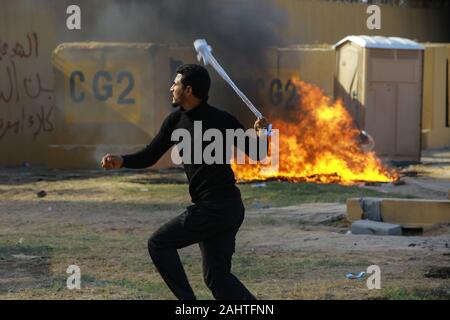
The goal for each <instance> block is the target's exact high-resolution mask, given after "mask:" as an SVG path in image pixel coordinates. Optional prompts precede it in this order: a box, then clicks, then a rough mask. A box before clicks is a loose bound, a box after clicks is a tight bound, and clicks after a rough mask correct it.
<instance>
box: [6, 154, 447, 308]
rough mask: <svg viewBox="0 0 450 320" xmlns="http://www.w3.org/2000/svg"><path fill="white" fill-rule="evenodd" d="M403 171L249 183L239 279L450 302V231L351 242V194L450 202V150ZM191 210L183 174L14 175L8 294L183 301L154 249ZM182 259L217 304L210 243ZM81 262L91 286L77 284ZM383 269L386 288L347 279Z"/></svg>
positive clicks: (290, 289)
mask: <svg viewBox="0 0 450 320" xmlns="http://www.w3.org/2000/svg"><path fill="white" fill-rule="evenodd" d="M402 175H403V177H402V180H404V181H405V184H404V185H397V186H395V185H393V184H380V185H368V186H367V185H364V184H361V185H357V186H352V187H344V186H336V185H329V186H326V185H323V186H317V185H313V184H290V183H281V182H267V183H266V184H265V185H259V184H251V183H250V184H241V185H240V186H239V187H240V189H241V191H242V194H243V199H244V202H245V205H246V208H247V211H246V215H247V216H246V220H245V222H244V224H243V226H242V228H241V230H240V232H239V234H238V237H237V247H236V253H235V256H234V263H233V272H234V273H235V274H236V275H237V276H239V277H240V278H241V280H242V281H243V282H244V283H245V284H246V285H247V286H248V287H249V288H250V289H251V291H252V292H254V294H255V295H256V296H257V297H258V298H260V299H449V298H450V280H449V275H450V226H449V224H441V225H438V226H436V227H435V228H432V229H430V230H425V232H424V233H423V234H421V233H417V234H412V235H409V236H397V237H394V236H367V235H352V234H347V231H348V230H349V224H348V222H347V221H346V220H345V210H346V208H345V199H346V198H347V197H354V196H383V197H384V196H389V197H399V196H405V197H423V198H429V199H447V197H448V192H449V189H450V150H434V151H429V152H425V153H424V156H423V159H422V164H420V165H415V166H410V167H407V168H404V169H403V174H402ZM42 190H44V191H45V192H46V195H45V196H44V197H38V196H37V192H39V191H42ZM188 204H189V198H188V190H187V184H186V180H185V177H184V173H183V172H180V171H179V170H163V171H155V170H139V171H123V172H122V171H121V172H102V171H100V170H90V171H89V170H85V171H61V170H50V169H43V168H34V167H26V168H2V169H0V221H1V224H0V298H1V299H72V298H75V299H173V296H172V294H171V293H170V292H169V290H168V289H167V288H166V286H165V285H164V283H163V282H162V280H161V278H160V276H159V274H158V273H157V272H156V270H155V268H154V266H153V265H152V263H151V262H150V260H149V258H148V254H147V249H146V243H147V239H148V237H149V236H150V235H151V233H152V232H153V231H155V230H156V229H157V228H158V226H160V225H161V224H163V223H164V222H165V221H167V220H168V219H170V218H171V217H173V216H175V215H177V214H178V213H181V212H182V210H183V207H184V206H186V205H188ZM180 256H181V258H182V261H183V263H184V264H185V267H186V271H187V274H188V276H189V279H190V281H191V284H192V286H193V288H194V290H195V291H196V293H197V296H198V298H200V299H210V298H212V296H211V294H210V292H209V290H208V289H207V287H206V286H205V284H204V283H203V280H202V275H201V257H200V254H199V250H198V247H196V246H191V247H188V248H185V249H182V250H181V251H180ZM73 264H74V265H78V266H79V267H80V269H81V289H80V290H69V289H67V287H66V280H67V277H68V276H69V274H67V273H66V269H67V267H68V266H69V265H73ZM374 264H375V265H378V266H379V267H380V270H381V289H380V290H369V289H368V288H367V286H366V279H367V277H365V278H362V279H353V280H349V279H347V278H346V277H345V275H346V274H347V273H349V272H352V273H357V272H360V271H366V269H367V267H368V266H370V265H374Z"/></svg>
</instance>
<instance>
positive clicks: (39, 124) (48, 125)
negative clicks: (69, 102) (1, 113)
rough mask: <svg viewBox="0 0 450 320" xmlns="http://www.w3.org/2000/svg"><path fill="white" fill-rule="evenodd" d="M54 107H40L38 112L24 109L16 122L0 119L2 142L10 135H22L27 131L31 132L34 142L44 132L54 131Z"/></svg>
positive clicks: (0, 137)
mask: <svg viewBox="0 0 450 320" xmlns="http://www.w3.org/2000/svg"><path fill="white" fill-rule="evenodd" d="M53 108H54V105H51V106H50V108H44V106H40V109H39V111H38V112H34V111H33V112H30V111H26V110H25V108H22V112H21V114H20V116H19V117H18V118H16V119H14V120H11V119H9V120H8V119H3V118H0V140H1V139H2V138H3V137H4V136H5V135H6V134H7V133H8V132H10V133H14V134H20V133H23V132H24V131H25V130H31V131H32V134H33V140H36V137H37V136H38V135H39V134H40V133H42V132H51V131H53V129H54V127H53V123H52V122H51V120H50V117H51V115H52V112H53Z"/></svg>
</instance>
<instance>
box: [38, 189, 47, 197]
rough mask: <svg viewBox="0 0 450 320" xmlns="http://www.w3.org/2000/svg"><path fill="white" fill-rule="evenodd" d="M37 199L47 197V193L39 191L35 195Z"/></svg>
mask: <svg viewBox="0 0 450 320" xmlns="http://www.w3.org/2000/svg"><path fill="white" fill-rule="evenodd" d="M36 195H37V197H38V198H43V197H45V196H46V195H47V192H45V191H44V190H41V191H39V192H38V193H36Z"/></svg>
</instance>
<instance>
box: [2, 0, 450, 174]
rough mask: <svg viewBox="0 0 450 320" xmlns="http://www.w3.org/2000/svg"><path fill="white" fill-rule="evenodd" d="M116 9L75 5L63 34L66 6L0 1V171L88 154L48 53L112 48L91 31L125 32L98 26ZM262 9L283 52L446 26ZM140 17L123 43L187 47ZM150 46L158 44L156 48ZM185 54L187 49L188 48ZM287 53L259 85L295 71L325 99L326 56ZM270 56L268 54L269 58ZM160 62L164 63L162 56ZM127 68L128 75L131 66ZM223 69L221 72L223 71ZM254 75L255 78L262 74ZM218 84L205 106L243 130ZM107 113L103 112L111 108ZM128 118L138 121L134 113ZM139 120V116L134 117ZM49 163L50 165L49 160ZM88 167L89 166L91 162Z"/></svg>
mask: <svg viewBox="0 0 450 320" xmlns="http://www.w3.org/2000/svg"><path fill="white" fill-rule="evenodd" d="M119 2H120V1H113V0H111V1H102V0H79V1H77V3H78V4H79V5H80V6H81V8H82V30H80V31H69V30H67V28H66V27H65V18H66V13H65V12H66V8H67V6H68V5H70V4H72V3H71V1H69V0H61V1H54V0H40V1H38V2H37V1H35V0H2V1H1V9H0V41H1V42H2V44H4V43H7V44H8V45H9V49H8V54H7V55H2V59H1V60H0V165H19V164H21V163H23V162H29V163H31V164H32V165H58V166H59V165H65V166H71V165H72V164H71V162H70V159H71V158H73V157H72V156H64V157H63V156H60V155H57V154H55V153H54V148H53V149H52V148H50V147H49V146H54V145H58V144H69V145H70V144H71V143H72V144H78V145H79V146H81V145H83V146H84V147H83V148H84V149H86V150H90V149H92V148H91V147H88V146H87V145H89V144H92V142H89V141H85V140H81V139H79V137H78V138H77V139H79V140H76V139H75V140H74V139H73V132H74V131H73V130H68V127H67V123H66V121H67V120H68V119H67V114H66V115H64V114H63V111H61V109H60V107H62V105H60V104H58V103H60V102H58V101H57V94H58V92H59V90H61V88H63V86H62V84H61V83H59V81H60V80H58V79H57V78H55V74H54V71H53V66H52V61H51V55H52V52H53V50H54V49H55V48H56V47H57V46H58V45H59V44H61V43H67V42H83V41H93V40H95V41H117V39H116V36H115V34H114V32H113V31H110V32H109V33H108V34H106V33H102V32H97V31H98V30H100V29H98V28H97V27H98V26H99V25H102V24H105V23H106V24H108V23H109V24H111V26H110V25H107V26H106V27H104V28H103V29H102V30H110V29H111V28H112V27H114V28H116V29H115V30H117V31H120V30H121V28H125V29H126V27H127V25H128V24H130V23H132V22H133V21H126V20H125V21H124V20H123V19H121V15H120V14H121V13H120V12H115V15H116V18H115V19H107V20H106V21H105V20H104V19H103V18H104V17H105V13H108V12H109V13H111V7H110V4H114V3H119ZM129 3H130V8H132V7H133V6H134V8H135V9H136V8H139V6H140V3H142V2H138V1H130V2H129ZM209 3H216V4H217V5H218V4H220V6H221V8H224V7H226V6H233V9H236V10H235V12H237V13H239V12H240V10H239V6H248V4H249V3H252V5H255V6H257V5H258V4H259V3H261V2H259V1H257V0H234V1H227V2H224V1H223V0H212V1H211V2H209ZM268 3H272V4H276V5H279V8H281V9H285V13H286V19H284V20H285V23H284V24H283V23H282V22H280V23H279V24H272V25H270V28H272V30H273V31H274V33H275V34H276V35H277V36H278V37H279V38H280V39H279V40H280V42H283V45H284V46H286V47H289V46H292V45H297V44H315V43H329V44H334V43H335V42H337V41H338V40H340V39H341V38H343V37H344V36H346V35H348V34H369V35H370V34H383V35H386V36H403V37H407V38H411V39H417V40H419V41H450V39H448V35H447V34H446V31H447V30H448V28H447V27H446V26H448V22H446V21H445V17H446V12H445V11H443V10H432V9H411V8H401V9H400V8H396V7H390V6H382V30H380V31H369V30H367V29H366V27H365V25H366V19H367V14H366V13H365V9H366V8H367V6H366V5H363V4H345V3H333V2H330V1H313V0H311V1H310V0H273V1H269V2H268ZM220 6H219V7H220ZM108 10H110V11H108ZM145 10H147V11H145ZM145 10H143V13H144V15H147V16H148V19H144V22H145V28H141V29H138V30H136V33H130V34H129V35H128V37H127V38H126V39H125V40H126V41H129V42H140V43H151V42H154V41H153V40H154V39H152V38H151V37H149V36H147V33H148V30H158V32H160V33H161V36H160V38H161V39H160V40H165V39H167V43H170V44H171V45H173V46H179V45H181V46H186V45H190V43H191V39H188V38H185V37H183V32H178V33H177V34H176V36H177V38H176V39H183V41H184V42H183V43H178V42H177V41H178V40H174V39H175V38H171V37H172V36H173V34H167V35H166V34H163V32H165V30H164V28H162V27H161V25H163V24H162V23H165V25H167V23H172V22H171V17H170V16H160V17H155V16H154V15H152V11H151V10H149V9H148V7H147V9H145ZM138 11H139V10H138ZM252 19H264V17H263V16H257V17H252ZM128 28H129V27H128ZM129 29H130V28H129ZM131 30H132V28H131ZM172 33H173V30H172ZM122 40H123V39H122ZM158 43H166V42H163V41H159V42H158ZM17 44H19V46H22V47H23V48H24V51H25V52H24V53H25V54H24V55H22V56H19V55H13V54H12V51H11V50H12V49H13V48H14V47H15V46H17ZM29 50H31V51H30V52H31V53H30V54H28V53H29V52H28V51H29ZM191 50H193V49H192V48H191ZM290 50H291V49H290V48H289V49H286V50H284V51H282V53H281V54H280V56H281V57H282V58H281V60H280V65H279V66H278V65H270V64H269V65H268V68H267V69H269V71H267V72H266V74H263V80H264V81H269V79H270V81H271V80H272V78H270V77H274V75H275V74H276V75H277V76H280V77H282V78H283V79H280V80H282V81H285V78H287V77H289V76H290V70H295V71H294V73H295V72H296V71H298V70H299V73H300V76H302V77H303V78H304V79H305V80H308V81H311V82H314V83H316V84H318V85H319V86H321V87H322V88H323V89H324V90H325V92H326V93H328V94H331V92H332V85H331V84H330V79H331V78H330V77H332V73H333V70H329V73H328V72H327V71H328V66H329V65H331V64H332V61H331V60H330V59H329V56H331V53H330V52H320V54H319V52H317V54H318V55H320V56H322V58H318V57H317V56H316V54H315V53H311V51H302V52H292V51H290ZM278 54H279V53H276V55H277V56H278ZM297 54H298V56H297V57H295V58H286V57H287V56H289V55H290V56H296V55H297ZM168 55H169V56H170V54H168ZM191 57H192V56H191ZM136 61H138V60H136ZM165 61H166V62H164V63H163V64H158V67H159V68H161V70H163V69H164V70H166V72H169V73H170V62H171V60H170V57H167V59H165ZM277 61H278V60H277ZM274 63H275V62H274ZM285 63H286V64H285ZM132 65H133V62H132V61H130V67H131V66H132ZM133 68H136V66H134V67H133ZM139 68H140V66H139ZM291 68H292V69H291ZM330 68H331V67H330ZM226 69H227V70H228V68H226ZM167 70H169V71H167ZM270 70H271V71H270ZM132 71H133V73H136V72H138V71H139V70H137V69H133V70H132ZM252 71H254V70H242V72H241V71H240V73H241V74H235V73H234V74H233V75H234V76H233V79H236V80H237V81H239V84H240V85H241V84H242V86H240V87H241V88H242V89H243V90H245V92H246V93H248V95H249V96H250V97H251V98H255V99H256V98H258V97H259V96H260V94H261V93H260V92H259V91H258V90H257V89H258V88H259V89H261V87H257V86H255V82H256V80H257V79H258V78H255V76H254V74H256V73H253V74H252ZM259 71H260V74H261V72H262V71H261V70H259ZM161 72H164V71H161ZM170 76H171V75H170V74H168V75H162V76H161V77H162V78H164V79H167V80H161V79H162V78H161V79H160V81H159V82H155V83H158V87H157V88H156V89H155V90H156V91H157V92H159V93H160V99H159V100H158V101H166V100H164V99H165V98H167V92H168V90H167V88H168V86H169V84H170V79H168V78H170ZM266 77H267V78H266ZM166 81H167V82H166ZM219 81H220V79H217V78H215V80H214V83H213V91H212V93H213V94H214V96H213V95H211V102H213V103H214V104H216V105H218V106H219V107H224V108H226V109H227V110H229V111H231V112H234V113H238V112H239V113H240V114H242V119H243V122H245V124H247V125H249V124H250V122H251V121H252V120H253V119H252V115H251V114H250V113H249V112H247V110H245V106H242V104H241V103H240V101H239V100H238V98H236V96H235V95H234V94H233V92H232V91H231V89H230V88H228V87H227V85H225V84H223V83H221V82H219ZM269 84H270V82H269V83H265V87H264V88H263V90H265V92H266V93H264V92H263V95H265V97H267V94H268V93H267V90H268V88H269V87H268V85H269ZM10 91H11V94H10ZM59 93H60V92H59ZM2 94H3V95H2ZM10 95H11V97H10ZM263 97H264V96H263ZM167 99H168V98H167ZM259 100H260V101H259V102H260V103H261V104H262V103H263V102H264V99H259ZM143 107H144V106H142V107H141V108H143ZM264 107H265V106H264ZM268 107H269V106H268ZM136 108H137V107H136ZM108 110H110V111H111V110H113V108H109V109H108ZM100 114H101V113H100ZM133 114H134V116H136V117H137V118H139V115H137V113H136V112H135V113H133ZM84 116H85V115H74V117H73V119H75V118H80V117H81V118H83V117H84ZM105 116H106V115H105ZM134 116H130V117H129V118H127V117H128V116H126V117H125V118H124V119H127V122H126V123H127V124H128V125H129V126H130V127H136V125H135V124H136V122H137V120H136V119H137V118H136V117H134ZM140 116H141V117H142V114H141V115H140ZM108 117H109V115H107V116H106V118H105V119H102V120H99V121H100V123H101V122H102V121H103V122H105V121H106V119H108ZM69 120H70V116H69ZM78 120H80V119H78ZM124 123H125V122H124ZM85 125H86V124H83V125H79V126H78V129H77V130H80V132H83V130H84V129H85ZM72 126H74V127H76V126H75V124H72ZM75 132H76V131H75ZM123 132H125V133H126V134H128V133H129V132H130V131H129V130H128V129H126V130H124V131H123ZM147 136H148V132H147V133H146V134H144V133H143V134H142V135H141V136H140V138H139V139H135V140H136V141H135V142H134V144H133V145H131V144H129V143H131V142H130V141H127V140H125V141H121V142H117V144H118V145H120V146H122V147H121V150H124V151H128V149H133V148H135V147H136V145H140V144H142V143H144V142H143V141H144V140H145V139H144V137H147ZM96 143H98V144H101V145H105V146H107V145H108V144H110V143H111V142H110V141H109V140H108V139H106V138H105V139H104V140H102V141H97V142H96ZM127 146H128V149H127ZM67 148H68V147H67ZM105 148H106V147H105ZM84 149H83V150H84ZM72 150H74V149H72ZM102 151H103V149H102ZM80 152H81V153H80V154H86V153H90V152H92V151H80ZM56 158H58V160H55V159H56ZM94 159H95V157H94ZM55 161H56V162H57V163H58V164H56V163H55ZM86 161H87V160H86ZM90 161H91V163H93V162H92V161H93V160H90ZM88 162H89V161H87V162H84V160H83V161H82V162H80V163H83V164H80V165H82V166H84V165H86V163H88Z"/></svg>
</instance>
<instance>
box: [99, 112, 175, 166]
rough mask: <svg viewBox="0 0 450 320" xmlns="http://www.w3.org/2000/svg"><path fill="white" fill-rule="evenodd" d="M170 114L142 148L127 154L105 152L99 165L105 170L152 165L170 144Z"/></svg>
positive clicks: (171, 143) (171, 144)
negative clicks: (148, 142)
mask: <svg viewBox="0 0 450 320" xmlns="http://www.w3.org/2000/svg"><path fill="white" fill-rule="evenodd" d="M171 135H172V126H171V121H170V116H169V117H168V118H167V119H166V120H165V121H164V123H163V124H162V126H161V129H160V130H159V132H158V134H157V135H156V136H155V137H154V138H153V140H152V141H151V142H150V144H148V145H147V146H146V147H145V148H144V149H142V150H140V151H138V152H136V153H132V154H127V155H112V154H106V155H105V156H104V157H103V159H102V161H101V165H102V167H103V168H104V169H106V170H111V169H120V168H130V169H142V168H147V167H150V166H152V165H154V164H155V163H156V162H157V161H158V160H159V159H160V158H161V157H162V156H163V155H164V153H166V152H167V150H169V149H170V148H171V147H172V146H173V142H172V141H171Z"/></svg>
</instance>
